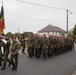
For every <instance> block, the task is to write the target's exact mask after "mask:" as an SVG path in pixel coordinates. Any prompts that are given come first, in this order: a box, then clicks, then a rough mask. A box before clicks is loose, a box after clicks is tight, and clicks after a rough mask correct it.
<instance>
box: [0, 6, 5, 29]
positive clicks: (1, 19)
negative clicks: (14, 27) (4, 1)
mask: <svg viewBox="0 0 76 75" xmlns="http://www.w3.org/2000/svg"><path fill="white" fill-rule="evenodd" d="M0 22H2V27H3V29H5V19H4V8H3V5H2V7H1V14H0ZM2 27H1V28H2Z"/></svg>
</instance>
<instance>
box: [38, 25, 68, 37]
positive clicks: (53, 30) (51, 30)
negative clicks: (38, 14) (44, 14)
mask: <svg viewBox="0 0 76 75" xmlns="http://www.w3.org/2000/svg"><path fill="white" fill-rule="evenodd" d="M38 34H39V35H43V34H46V35H47V36H48V35H53V36H67V34H66V31H65V30H63V29H61V28H59V27H57V26H53V25H50V24H49V25H48V26H46V27H44V28H43V29H41V30H39V31H38Z"/></svg>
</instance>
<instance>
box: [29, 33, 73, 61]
mask: <svg viewBox="0 0 76 75" xmlns="http://www.w3.org/2000/svg"><path fill="white" fill-rule="evenodd" d="M71 50H74V40H73V39H72V38H70V37H59V36H51V35H49V37H46V35H45V34H44V35H43V36H40V35H38V34H35V35H34V36H31V37H29V39H28V54H29V57H32V56H35V57H36V59H38V58H40V56H42V57H43V59H44V60H45V59H46V58H47V56H48V57H49V58H51V57H52V56H57V55H59V54H62V53H65V52H68V51H71ZM32 53H33V54H32Z"/></svg>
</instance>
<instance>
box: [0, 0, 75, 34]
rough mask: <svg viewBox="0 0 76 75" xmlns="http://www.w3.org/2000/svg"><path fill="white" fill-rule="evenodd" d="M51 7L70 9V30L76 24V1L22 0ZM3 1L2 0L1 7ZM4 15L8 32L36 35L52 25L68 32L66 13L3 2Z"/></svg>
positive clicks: (21, 3)
mask: <svg viewBox="0 0 76 75" xmlns="http://www.w3.org/2000/svg"><path fill="white" fill-rule="evenodd" d="M21 1H27V2H32V3H36V4H41V5H46V6H50V7H56V8H62V9H68V10H70V11H71V12H73V13H72V14H70V13H71V12H69V28H68V29H71V28H73V27H74V25H75V24H76V0H21ZM1 6H2V0H0V7H1ZM3 6H4V15H5V23H6V29H5V30H4V32H5V33H7V32H12V33H15V32H18V29H19V31H20V32H25V31H26V32H34V33H36V32H37V31H39V30H40V29H42V28H44V27H45V26H47V25H49V24H51V25H53V26H58V27H60V28H62V29H64V30H66V11H65V10H59V9H53V8H47V7H41V6H36V5H32V4H28V3H23V2H19V1H17V0H3Z"/></svg>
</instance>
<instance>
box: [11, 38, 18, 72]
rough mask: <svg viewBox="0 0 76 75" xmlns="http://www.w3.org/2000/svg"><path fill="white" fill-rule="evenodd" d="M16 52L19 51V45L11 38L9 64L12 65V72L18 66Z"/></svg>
mask: <svg viewBox="0 0 76 75" xmlns="http://www.w3.org/2000/svg"><path fill="white" fill-rule="evenodd" d="M18 50H19V44H18V42H17V41H16V38H13V43H12V48H11V57H10V61H11V64H12V65H13V68H12V70H14V71H15V70H17V66H18Z"/></svg>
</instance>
